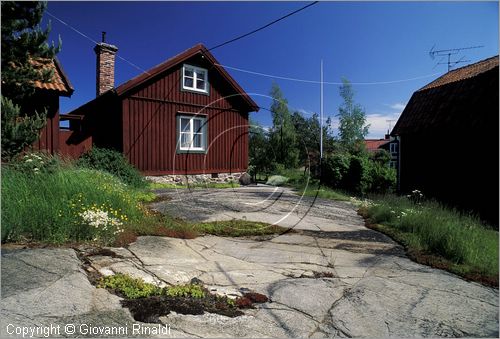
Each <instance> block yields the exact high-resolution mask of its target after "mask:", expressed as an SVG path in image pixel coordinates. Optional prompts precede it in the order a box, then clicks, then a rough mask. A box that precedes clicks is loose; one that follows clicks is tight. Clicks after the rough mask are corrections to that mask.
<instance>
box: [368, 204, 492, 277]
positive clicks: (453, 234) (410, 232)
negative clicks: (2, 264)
mask: <svg viewBox="0 0 500 339" xmlns="http://www.w3.org/2000/svg"><path fill="white" fill-rule="evenodd" d="M360 214H362V215H363V216H365V217H366V218H367V221H368V225H369V226H370V227H372V228H375V229H377V230H379V231H381V232H383V233H386V234H388V235H390V236H391V237H393V238H394V239H395V240H396V241H398V242H400V243H402V244H403V245H404V246H405V247H406V248H407V250H408V253H409V255H410V256H411V257H412V258H413V259H415V260H417V261H419V262H423V263H425V264H429V265H431V266H437V267H440V268H445V269H447V270H450V271H452V272H454V273H457V274H459V275H462V276H464V277H468V278H470V279H473V280H480V281H483V282H487V283H490V284H495V283H496V284H498V246H499V240H498V231H496V230H493V229H491V228H489V227H488V226H486V225H484V224H482V223H481V221H480V220H479V219H478V218H476V217H474V216H471V215H464V214H461V213H459V212H457V211H454V210H450V209H447V208H444V207H442V206H441V205H439V204H438V203H436V202H432V201H426V202H419V201H416V199H408V198H407V197H397V196H394V195H386V196H379V197H374V199H373V203H372V204H369V205H367V206H364V207H361V209H360Z"/></svg>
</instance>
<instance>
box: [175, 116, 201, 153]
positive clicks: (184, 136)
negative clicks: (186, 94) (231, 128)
mask: <svg viewBox="0 0 500 339" xmlns="http://www.w3.org/2000/svg"><path fill="white" fill-rule="evenodd" d="M177 126H178V132H179V133H178V136H179V139H178V143H179V145H178V149H179V150H181V151H205V148H206V139H207V132H206V131H207V128H206V118H205V117H199V116H189V115H179V116H178V121H177Z"/></svg>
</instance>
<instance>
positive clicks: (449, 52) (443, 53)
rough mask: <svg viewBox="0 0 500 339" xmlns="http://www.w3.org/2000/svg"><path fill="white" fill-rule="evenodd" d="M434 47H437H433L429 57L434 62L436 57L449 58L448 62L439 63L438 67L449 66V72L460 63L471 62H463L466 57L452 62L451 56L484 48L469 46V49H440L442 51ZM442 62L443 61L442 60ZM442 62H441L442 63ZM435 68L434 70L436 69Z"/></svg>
mask: <svg viewBox="0 0 500 339" xmlns="http://www.w3.org/2000/svg"><path fill="white" fill-rule="evenodd" d="M434 47H436V45H434V46H432V48H431V50H430V51H429V56H430V57H431V59H432V60H434V57H436V56H443V57H445V56H447V57H448V62H438V63H437V64H436V66H437V65H448V72H449V71H450V70H451V68H452V67H455V66H456V65H457V64H459V63H463V62H469V61H470V60H463V59H464V57H461V58H460V59H458V60H451V56H452V55H455V54H458V53H460V52H461V51H463V50H466V49H475V48H481V47H484V46H469V47H460V48H451V49H440V50H435V49H434ZM441 60H442V59H441ZM441 60H440V61H441ZM436 66H434V68H435V67H436Z"/></svg>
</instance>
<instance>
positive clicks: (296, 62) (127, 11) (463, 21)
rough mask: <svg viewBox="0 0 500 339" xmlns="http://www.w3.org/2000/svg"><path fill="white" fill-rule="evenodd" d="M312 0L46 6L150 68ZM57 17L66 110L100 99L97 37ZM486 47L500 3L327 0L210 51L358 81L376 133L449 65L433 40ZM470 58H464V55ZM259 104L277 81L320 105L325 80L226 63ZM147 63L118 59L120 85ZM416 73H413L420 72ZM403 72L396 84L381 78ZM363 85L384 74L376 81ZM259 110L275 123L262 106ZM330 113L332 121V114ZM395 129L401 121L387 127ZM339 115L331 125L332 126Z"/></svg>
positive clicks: (332, 102) (229, 59)
mask: <svg viewBox="0 0 500 339" xmlns="http://www.w3.org/2000/svg"><path fill="white" fill-rule="evenodd" d="M305 4H307V2H55V1H54V2H49V5H48V11H49V12H50V13H51V14H53V15H54V16H56V17H58V18H59V19H61V20H63V21H64V22H66V23H67V24H68V25H71V26H72V27H74V28H75V29H77V30H79V31H80V32H82V33H83V34H85V35H87V36H89V37H90V38H91V39H93V40H97V41H100V37H101V33H100V32H101V31H106V32H107V41H108V42H109V43H112V44H115V45H116V46H117V47H118V48H119V50H118V54H119V55H120V56H121V57H123V58H125V59H126V60H128V61H130V62H132V63H133V64H135V65H137V66H139V67H140V68H142V69H144V70H147V69H149V68H151V67H153V66H154V65H156V64H158V63H160V62H162V61H164V60H165V59H168V58H170V57H171V56H173V55H175V54H178V53H179V52H181V51H183V50H185V49H187V48H189V47H191V46H192V45H194V44H196V43H199V42H201V43H203V44H205V45H206V46H207V47H212V46H214V45H217V44H219V43H221V42H224V41H226V40H229V39H231V38H233V37H235V36H237V35H240V34H243V33H246V32H248V31H251V30H253V29H255V28H257V27H259V26H261V25H264V24H267V23H268V22H270V21H272V20H274V19H276V18H278V17H280V16H282V15H284V14H287V13H289V12H291V11H293V10H296V9H298V8H300V7H302V6H304V5H305ZM45 19H51V22H52V33H51V39H53V40H55V41H57V39H58V36H60V37H61V39H62V41H63V45H62V51H61V52H60V54H59V56H58V57H59V59H60V61H61V63H62V64H63V67H64V69H65V71H66V73H67V74H68V76H69V78H70V80H71V82H72V83H73V86H74V87H75V93H74V94H73V96H72V97H71V98H69V99H65V98H62V99H61V112H63V113H66V112H69V111H71V110H72V109H74V108H77V107H79V106H80V105H82V104H84V103H86V102H87V101H89V100H91V99H93V98H94V97H95V54H94V51H93V47H94V43H93V42H91V41H90V40H88V39H87V38H85V37H83V36H81V35H79V34H78V33H76V32H75V31H73V30H72V29H70V28H69V27H68V26H66V25H64V24H62V23H60V22H59V21H57V20H56V19H54V18H50V17H49V16H48V15H47V14H46V15H45ZM434 45H435V49H449V48H457V47H466V46H477V45H483V46H484V47H483V48H480V49H472V50H468V51H464V52H462V53H460V54H458V55H456V56H454V57H455V58H460V57H462V56H464V58H465V59H466V60H470V61H471V62H475V61H479V60H481V59H484V58H487V57H490V56H493V55H497V54H498V2H320V3H318V4H316V5H314V6H312V7H310V8H308V9H306V10H304V11H302V12H300V13H298V14H296V15H294V16H292V17H289V18H287V19H285V20H283V21H281V22H279V23H277V24H275V25H273V26H271V27H269V28H266V29H265V30H262V31H260V32H258V33H256V34H253V35H251V36H249V37H247V38H244V39H242V40H239V41H236V42H234V43H231V44H228V45H226V46H223V47H221V48H218V49H215V50H214V51H213V54H214V55H215V57H216V58H217V59H218V60H219V62H220V63H221V64H223V65H227V66H230V67H235V68H239V69H245V70H249V71H254V72H259V73H265V74H269V75H272V76H281V77H289V78H296V79H305V80H316V81H319V79H320V72H319V70H320V60H321V59H323V62H324V80H325V81H326V82H339V81H340V79H341V77H346V78H347V79H349V80H350V81H352V82H353V83H354V86H353V87H354V89H355V92H356V96H355V99H356V101H357V102H358V103H360V104H361V105H362V106H363V107H364V108H365V111H366V114H367V118H368V122H369V123H370V124H371V128H370V134H369V137H371V138H380V137H383V134H384V132H385V131H386V130H387V128H388V127H389V125H388V122H387V121H386V120H390V119H397V118H398V116H399V113H401V111H402V109H403V108H404V105H405V104H406V103H407V102H408V100H409V99H410V97H411V95H412V93H413V92H414V91H415V90H417V89H419V88H420V87H422V86H424V85H425V84H427V83H428V82H430V81H432V80H433V79H435V78H437V77H438V76H440V75H442V74H444V73H445V72H446V70H447V67H446V65H438V66H437V67H435V66H436V63H437V62H438V61H439V59H440V58H437V59H434V60H433V59H431V58H430V56H429V53H428V52H429V51H430V49H431V48H432V47H433V46H434ZM463 65H464V64H463ZM227 70H228V71H229V73H230V74H231V75H232V76H233V77H234V78H235V79H236V80H237V81H238V82H239V83H240V84H241V86H242V87H243V88H244V89H245V90H246V91H247V92H248V93H250V94H251V95H252V97H253V98H254V100H255V101H256V102H257V103H258V104H259V105H260V106H262V107H269V106H270V104H271V101H270V100H269V99H268V98H267V97H266V96H267V94H268V93H269V90H270V88H271V85H272V83H273V81H276V82H277V83H278V84H279V85H280V87H281V88H282V90H283V92H284V94H285V96H286V97H287V99H288V101H289V105H290V109H292V110H300V111H301V112H303V114H305V115H306V116H307V115H310V114H312V112H319V107H320V104H319V102H320V89H319V84H316V83H307V82H299V81H288V80H282V79H276V78H273V77H272V76H269V77H267V76H266V77H264V76H257V75H253V74H249V73H244V72H240V71H236V70H233V69H227ZM139 73H141V71H140V70H139V69H137V68H135V67H133V66H132V65H130V64H129V63H127V62H125V61H123V60H122V59H119V58H118V59H117V61H116V69H115V78H116V85H119V84H121V83H123V82H125V81H127V80H128V79H130V78H131V77H133V76H136V75H137V74H139ZM415 78H418V79H415ZM405 79H413V80H410V81H401V82H394V83H384V82H391V81H398V80H405ZM356 83H377V84H370V85H363V84H356ZM338 87H339V86H338V85H335V84H327V85H325V88H324V95H325V99H324V100H325V101H324V112H325V118H326V116H332V117H334V116H335V114H337V112H338V106H339V105H340V104H341V98H340V97H339V94H338V92H339V91H338ZM252 118H254V119H255V120H257V121H258V122H259V123H261V124H262V125H263V126H269V125H270V124H271V117H270V113H269V112H268V111H265V110H261V111H260V112H258V113H254V114H252ZM334 120H335V119H334ZM392 125H393V126H394V123H393V124H392ZM335 126H336V122H335V121H334V124H333V127H334V131H335V132H336V131H337V130H336V128H335Z"/></svg>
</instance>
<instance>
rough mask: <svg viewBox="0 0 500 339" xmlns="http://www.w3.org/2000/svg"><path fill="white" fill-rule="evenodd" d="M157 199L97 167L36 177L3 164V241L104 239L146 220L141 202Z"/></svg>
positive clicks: (36, 175) (61, 171)
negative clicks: (95, 168) (98, 169)
mask: <svg viewBox="0 0 500 339" xmlns="http://www.w3.org/2000/svg"><path fill="white" fill-rule="evenodd" d="M153 198H154V195H153V194H151V193H148V192H146V191H144V190H140V189H135V188H131V187H129V186H127V185H125V184H123V183H122V182H121V181H120V180H119V179H117V178H116V177H114V176H113V175H111V174H108V173H105V172H101V171H97V170H90V169H76V168H71V167H70V168H64V169H60V170H57V171H54V172H52V173H40V174H35V175H33V174H31V173H29V172H28V173H26V172H20V171H16V170H13V169H8V168H3V170H2V242H5V241H47V242H50V243H63V242H68V241H77V242H78V241H88V240H94V239H95V240H96V241H105V242H106V241H107V240H109V238H113V237H115V236H117V235H119V234H120V233H123V232H125V230H126V229H127V228H128V226H129V225H132V224H141V223H142V222H143V221H144V220H145V219H146V218H148V215H147V213H146V212H145V210H144V207H143V206H142V204H141V202H142V201H148V200H151V199H153ZM89 224H90V225H91V227H88V226H89ZM114 232H116V234H112V233H114Z"/></svg>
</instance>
